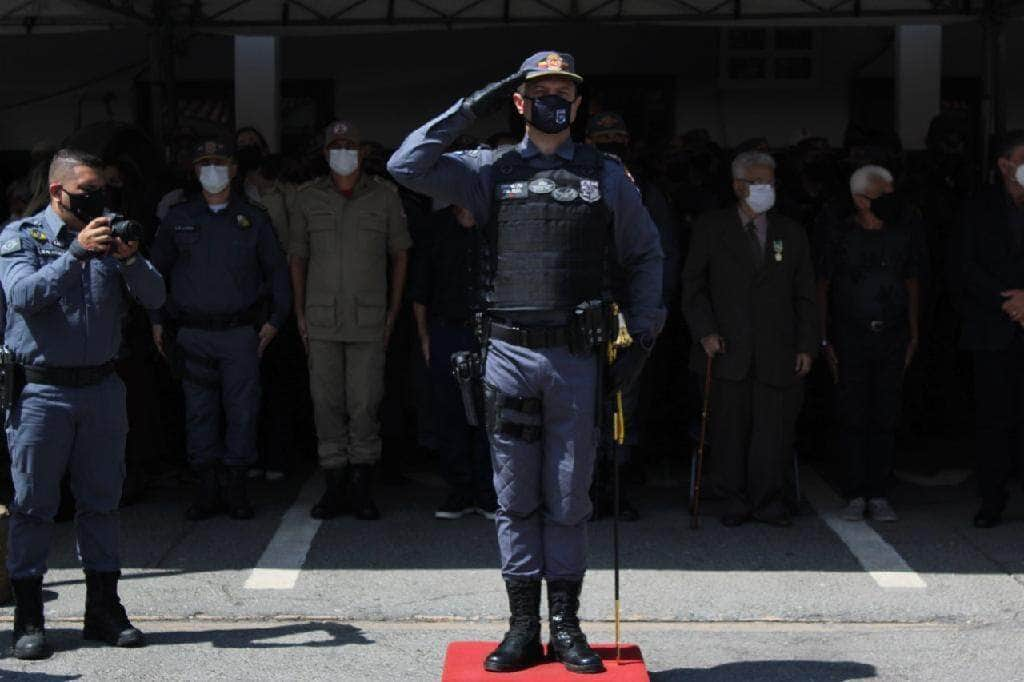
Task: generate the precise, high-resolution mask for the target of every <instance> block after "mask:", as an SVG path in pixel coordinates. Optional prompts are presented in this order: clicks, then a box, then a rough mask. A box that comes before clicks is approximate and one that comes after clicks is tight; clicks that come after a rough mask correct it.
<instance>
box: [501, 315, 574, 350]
mask: <svg viewBox="0 0 1024 682" xmlns="http://www.w3.org/2000/svg"><path fill="white" fill-rule="evenodd" d="M488 336H489V338H492V339H498V340H499V341H504V342H505V343H511V344H512V345H513V346H522V347H523V348H529V349H531V350H536V349H538V348H555V347H557V346H567V345H569V327H567V326H561V327H513V326H510V325H507V324H501V323H500V322H493V321H492V322H491V323H490V334H489V335H488Z"/></svg>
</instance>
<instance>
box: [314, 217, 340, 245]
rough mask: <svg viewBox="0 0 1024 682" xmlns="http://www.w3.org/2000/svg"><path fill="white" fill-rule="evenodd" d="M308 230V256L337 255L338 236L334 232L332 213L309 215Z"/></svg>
mask: <svg viewBox="0 0 1024 682" xmlns="http://www.w3.org/2000/svg"><path fill="white" fill-rule="evenodd" d="M308 229H309V249H310V255H312V254H316V253H337V251H338V236H337V234H336V233H335V230H334V214H333V213H310V214H309V228H308Z"/></svg>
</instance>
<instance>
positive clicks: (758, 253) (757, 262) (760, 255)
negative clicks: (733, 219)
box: [746, 222, 764, 268]
mask: <svg viewBox="0 0 1024 682" xmlns="http://www.w3.org/2000/svg"><path fill="white" fill-rule="evenodd" d="M746 230H747V239H748V240H749V241H750V255H751V256H752V257H753V258H754V266H755V267H758V268H759V267H761V262H762V261H763V260H764V247H763V246H762V245H761V240H760V239H758V238H757V225H755V224H754V223H753V222H750V223H747V227H746Z"/></svg>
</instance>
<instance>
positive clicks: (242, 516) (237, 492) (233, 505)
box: [227, 467, 256, 521]
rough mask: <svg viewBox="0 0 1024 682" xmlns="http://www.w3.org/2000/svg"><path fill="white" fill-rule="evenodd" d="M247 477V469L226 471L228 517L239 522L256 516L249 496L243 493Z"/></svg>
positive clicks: (232, 468) (234, 468) (236, 468)
mask: <svg viewBox="0 0 1024 682" xmlns="http://www.w3.org/2000/svg"><path fill="white" fill-rule="evenodd" d="M248 477H249V469H248V467H230V468H229V469H228V493H227V506H228V516H230V517H231V518H233V519H237V520H239V521H245V520H247V519H251V518H252V517H253V516H255V515H256V512H254V511H253V508H252V505H251V504H249V496H248V495H247V494H246V492H245V482H246V480H247V479H248Z"/></svg>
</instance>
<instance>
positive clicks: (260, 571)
mask: <svg viewBox="0 0 1024 682" xmlns="http://www.w3.org/2000/svg"><path fill="white" fill-rule="evenodd" d="M323 485H324V483H323V477H322V476H318V475H316V474H314V475H313V476H310V477H309V480H307V481H306V482H305V484H303V486H302V489H301V490H300V491H299V496H298V498H296V500H295V503H294V504H293V505H292V506H291V508H290V509H289V510H288V511H287V512H286V513H285V515H284V517H283V518H282V519H281V525H280V526H278V527H277V532H275V533H274V537H272V538H271V539H270V544H268V545H267V548H266V550H264V551H263V556H261V557H260V560H259V562H258V563H257V564H256V568H254V569H252V573H250V574H249V579H248V580H246V581H245V588H246V589H248V590H290V589H292V588H293V587H295V582H296V581H297V580H298V579H299V572H300V571H301V570H302V566H303V564H305V563H306V555H307V554H308V553H309V547H310V545H311V544H312V543H313V538H314V537H316V532H317V530H319V529H320V523H321V522H320V520H318V519H314V518H310V516H309V510H310V508H311V507H312V506H313V504H315V503H316V500H317V497H318V495H319V494H320V492H321V491H322V489H323Z"/></svg>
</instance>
